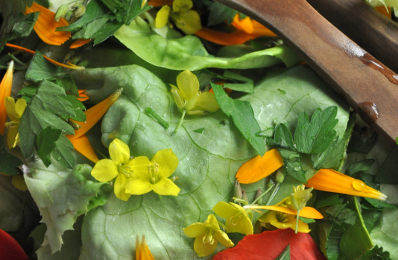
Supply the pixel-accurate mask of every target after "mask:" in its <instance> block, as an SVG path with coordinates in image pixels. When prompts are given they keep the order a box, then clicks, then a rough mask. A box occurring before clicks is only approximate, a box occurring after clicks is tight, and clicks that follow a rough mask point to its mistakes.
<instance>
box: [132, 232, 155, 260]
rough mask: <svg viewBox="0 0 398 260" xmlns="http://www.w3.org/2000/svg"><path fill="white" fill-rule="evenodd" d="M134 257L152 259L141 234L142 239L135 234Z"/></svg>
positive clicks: (137, 259)
mask: <svg viewBox="0 0 398 260" xmlns="http://www.w3.org/2000/svg"><path fill="white" fill-rule="evenodd" d="M135 259H136V260H154V258H153V256H152V253H151V251H150V250H149V247H148V245H147V244H146V241H145V236H142V240H141V241H140V238H139V237H138V236H137V240H136V242H135Z"/></svg>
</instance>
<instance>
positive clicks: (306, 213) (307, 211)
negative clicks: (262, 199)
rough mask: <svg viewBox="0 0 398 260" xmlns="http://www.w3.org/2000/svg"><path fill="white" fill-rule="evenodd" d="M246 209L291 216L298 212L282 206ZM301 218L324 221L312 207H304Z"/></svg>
mask: <svg viewBox="0 0 398 260" xmlns="http://www.w3.org/2000/svg"><path fill="white" fill-rule="evenodd" d="M243 208H245V209H267V210H272V211H278V212H282V213H286V214H290V215H297V210H294V209H291V208H287V207H282V206H256V205H247V206H243ZM299 216H300V217H303V218H312V219H323V216H322V214H321V213H320V212H319V211H317V210H316V209H314V208H311V207H304V208H303V209H302V210H300V214H299Z"/></svg>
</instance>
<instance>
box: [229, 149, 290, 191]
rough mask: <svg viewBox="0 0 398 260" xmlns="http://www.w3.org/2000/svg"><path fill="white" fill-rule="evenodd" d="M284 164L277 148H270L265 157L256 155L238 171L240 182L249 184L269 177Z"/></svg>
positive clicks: (237, 175)
mask: <svg viewBox="0 0 398 260" xmlns="http://www.w3.org/2000/svg"><path fill="white" fill-rule="evenodd" d="M282 165H283V160H282V156H281V155H280V154H279V152H278V150H277V149H275V148H274V149H272V150H269V151H268V152H266V153H265V154H264V156H263V157H261V156H260V155H257V156H256V157H254V158H252V159H250V160H249V161H247V162H245V163H244V164H243V165H242V166H241V167H240V168H239V170H238V172H237V173H236V179H238V181H239V182H240V183H244V184H249V183H253V182H256V181H259V180H261V179H262V178H265V177H267V176H268V175H270V174H271V173H273V172H275V171H276V170H278V169H279V168H280V167H282Z"/></svg>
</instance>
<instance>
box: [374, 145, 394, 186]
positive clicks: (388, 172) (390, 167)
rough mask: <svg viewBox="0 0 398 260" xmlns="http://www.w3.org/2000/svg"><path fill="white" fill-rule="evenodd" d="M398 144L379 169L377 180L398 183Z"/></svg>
mask: <svg viewBox="0 0 398 260" xmlns="http://www.w3.org/2000/svg"><path fill="white" fill-rule="evenodd" d="M397 169H398V145H395V146H394V148H393V149H392V150H391V151H390V153H389V154H388V156H387V158H386V159H385V161H384V162H383V164H382V165H381V166H380V168H379V170H378V171H377V174H376V177H375V181H376V182H379V183H388V184H398V174H397Z"/></svg>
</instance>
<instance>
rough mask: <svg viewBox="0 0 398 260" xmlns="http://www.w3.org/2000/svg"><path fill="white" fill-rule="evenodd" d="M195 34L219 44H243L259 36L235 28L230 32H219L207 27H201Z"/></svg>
mask: <svg viewBox="0 0 398 260" xmlns="http://www.w3.org/2000/svg"><path fill="white" fill-rule="evenodd" d="M195 35H196V36H198V37H200V38H202V39H205V40H207V41H209V42H214V43H217V44H220V45H237V44H243V43H245V42H247V41H249V40H252V39H255V38H257V37H259V36H258V35H254V34H248V33H246V32H245V31H240V30H236V31H234V32H232V33H226V32H220V31H216V30H213V29H210V28H207V27H202V28H201V29H200V30H199V31H197V32H195Z"/></svg>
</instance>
